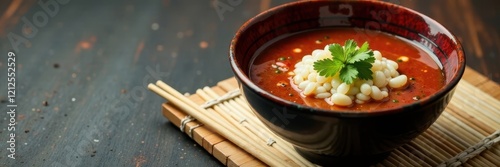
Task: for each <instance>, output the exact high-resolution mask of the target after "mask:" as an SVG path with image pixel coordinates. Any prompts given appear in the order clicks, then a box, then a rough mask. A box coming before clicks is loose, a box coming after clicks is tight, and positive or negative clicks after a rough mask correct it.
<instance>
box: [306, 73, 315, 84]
mask: <svg viewBox="0 0 500 167" xmlns="http://www.w3.org/2000/svg"><path fill="white" fill-rule="evenodd" d="M307 80H309V81H311V82H316V74H315V73H310V74H309V75H308V76H307Z"/></svg>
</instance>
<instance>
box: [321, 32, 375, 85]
mask: <svg viewBox="0 0 500 167" xmlns="http://www.w3.org/2000/svg"><path fill="white" fill-rule="evenodd" d="M357 45H358V44H357V43H356V42H354V40H352V39H349V40H347V41H345V44H344V47H342V46H340V44H330V45H329V46H328V47H329V48H328V50H330V52H332V58H331V59H323V60H319V61H316V62H314V70H316V71H318V72H319V75H321V76H324V77H332V76H335V75H336V74H337V73H338V72H340V74H339V77H340V80H342V82H345V83H346V84H351V83H352V82H353V81H354V79H356V78H360V79H364V80H369V79H372V74H373V72H372V70H371V68H372V63H373V62H375V57H373V52H372V50H370V49H369V48H368V42H365V43H363V45H362V46H361V47H360V48H359V49H356V47H357Z"/></svg>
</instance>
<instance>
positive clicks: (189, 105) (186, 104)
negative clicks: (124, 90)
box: [148, 81, 287, 166]
mask: <svg viewBox="0 0 500 167" xmlns="http://www.w3.org/2000/svg"><path fill="white" fill-rule="evenodd" d="M148 88H149V89H150V90H151V91H153V92H155V93H156V94H158V95H160V96H162V97H163V98H165V99H167V100H168V101H170V102H172V103H173V104H176V105H178V107H179V108H181V109H182V110H184V111H185V112H186V113H187V114H189V115H191V116H193V117H195V118H197V119H198V120H199V121H200V122H201V123H203V124H205V125H207V126H209V127H211V128H212V129H213V130H215V131H216V132H217V133H219V134H221V135H222V136H224V137H225V138H227V139H229V140H231V141H233V142H234V143H235V144H236V145H238V146H239V147H240V148H242V149H244V150H245V151H247V152H249V153H250V154H252V155H253V156H255V157H257V158H258V159H260V160H262V161H263V162H264V163H266V164H269V165H271V166H286V165H287V163H285V162H282V161H280V160H278V159H272V158H269V157H273V156H272V155H271V153H269V152H267V151H265V150H263V149H262V148H260V147H255V146H254V145H252V143H250V142H249V141H248V139H246V138H242V137H240V136H239V135H238V133H237V132H236V131H235V130H234V129H232V128H229V127H230V125H227V124H225V123H222V122H218V121H217V120H216V119H215V118H214V117H213V116H212V115H210V114H204V113H206V112H207V111H206V110H204V109H202V108H200V107H199V106H197V105H196V104H195V103H194V102H192V101H190V100H189V99H187V98H186V97H185V96H183V95H182V94H180V93H179V92H177V91H176V90H175V89H173V88H172V87H170V86H168V85H167V84H165V83H163V82H162V81H158V82H157V83H156V85H154V84H149V85H148ZM162 89H163V90H162Z"/></svg>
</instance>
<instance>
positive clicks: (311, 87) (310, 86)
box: [304, 82, 318, 96]
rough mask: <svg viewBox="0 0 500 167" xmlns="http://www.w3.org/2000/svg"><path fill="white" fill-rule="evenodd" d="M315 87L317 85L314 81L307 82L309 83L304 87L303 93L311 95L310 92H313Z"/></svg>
mask: <svg viewBox="0 0 500 167" xmlns="http://www.w3.org/2000/svg"><path fill="white" fill-rule="evenodd" d="M316 87H318V85H317V83H316V82H309V84H307V86H306V88H305V89H304V95H306V96H308V95H311V94H312V93H314V90H316Z"/></svg>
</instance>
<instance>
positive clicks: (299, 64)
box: [294, 62, 304, 69]
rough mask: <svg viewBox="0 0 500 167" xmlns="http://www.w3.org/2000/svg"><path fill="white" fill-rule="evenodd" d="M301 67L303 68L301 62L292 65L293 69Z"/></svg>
mask: <svg viewBox="0 0 500 167" xmlns="http://www.w3.org/2000/svg"><path fill="white" fill-rule="evenodd" d="M303 66H304V63H302V62H298V63H297V64H295V65H294V67H295V69H297V68H300V67H303Z"/></svg>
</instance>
